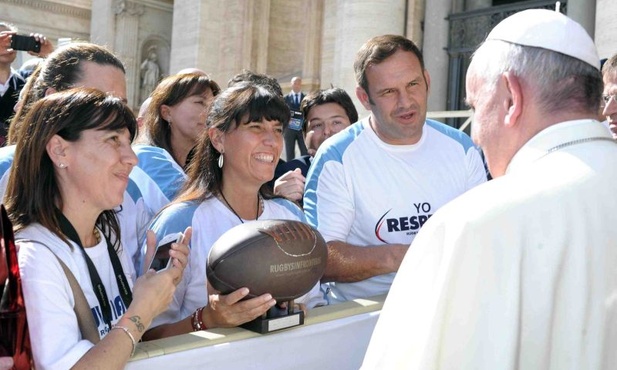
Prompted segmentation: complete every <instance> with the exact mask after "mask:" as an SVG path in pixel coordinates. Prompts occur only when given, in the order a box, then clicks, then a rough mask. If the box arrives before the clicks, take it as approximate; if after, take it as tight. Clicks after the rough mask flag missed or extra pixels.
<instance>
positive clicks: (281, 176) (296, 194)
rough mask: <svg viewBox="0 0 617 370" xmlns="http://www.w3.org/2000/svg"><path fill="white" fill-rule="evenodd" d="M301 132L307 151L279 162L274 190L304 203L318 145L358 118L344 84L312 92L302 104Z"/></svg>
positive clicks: (278, 193)
mask: <svg viewBox="0 0 617 370" xmlns="http://www.w3.org/2000/svg"><path fill="white" fill-rule="evenodd" d="M300 109H301V110H302V116H303V117H304V124H303V125H302V132H303V134H304V142H305V143H306V146H307V150H308V154H307V155H303V156H300V157H298V158H295V159H293V160H291V161H288V162H282V161H281V162H279V164H278V165H277V166H276V170H275V171H274V193H275V194H277V195H281V196H284V197H285V198H287V199H291V200H293V201H296V202H299V203H300V204H302V197H303V196H304V183H305V181H306V175H307V173H308V169H309V167H310V165H311V161H312V160H313V156H314V155H315V153H316V152H317V149H318V148H319V146H320V145H321V143H323V142H324V141H325V140H326V139H328V138H329V137H330V136H332V135H334V134H336V133H338V132H340V131H342V130H343V129H345V128H347V127H348V126H349V125H351V124H352V123H353V122H356V121H358V111H357V110H356V107H355V106H354V104H353V101H352V100H351V97H350V96H349V95H348V94H347V92H346V91H345V90H343V89H341V88H331V89H326V90H318V91H314V92H311V93H309V94H308V95H307V96H306V97H305V98H304V99H303V100H302V104H301V105H300Z"/></svg>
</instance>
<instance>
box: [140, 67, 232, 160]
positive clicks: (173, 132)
mask: <svg viewBox="0 0 617 370" xmlns="http://www.w3.org/2000/svg"><path fill="white" fill-rule="evenodd" d="M220 91H221V89H220V88H219V85H217V83H216V82H214V81H213V80H211V79H210V78H209V77H208V76H206V75H203V74H197V73H188V74H177V75H172V76H169V77H167V78H165V79H164V80H163V81H161V82H160V83H159V84H158V86H157V87H156V88H155V89H154V91H152V94H151V98H152V99H151V101H150V104H149V106H148V109H147V111H146V114H145V116H144V123H143V127H144V131H143V133H142V135H141V137H140V139H139V140H138V141H139V142H140V143H143V144H146V145H152V146H157V147H160V148H163V149H165V150H166V151H168V152H169V154H171V155H172V157H173V158H174V160H175V161H176V162H177V163H178V165H180V167H183V168H184V167H185V165H186V163H187V161H186V159H187V155H188V154H189V152H190V151H191V149H193V147H194V146H195V145H196V144H197V139H198V138H199V135H201V133H202V132H203V131H204V130H205V128H206V115H207V113H208V109H209V108H210V104H211V103H212V100H213V99H214V97H215V96H216V95H218V93H219V92H220Z"/></svg>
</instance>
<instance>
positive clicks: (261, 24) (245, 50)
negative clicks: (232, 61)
mask: <svg viewBox="0 0 617 370" xmlns="http://www.w3.org/2000/svg"><path fill="white" fill-rule="evenodd" d="M244 6H245V9H244V11H245V13H246V21H245V22H244V34H243V36H242V38H243V40H242V57H243V58H242V59H243V60H240V61H239V62H240V64H241V65H242V66H245V67H246V66H248V69H249V70H251V71H254V72H256V71H262V72H263V71H266V69H267V67H268V53H267V50H268V36H269V34H270V0H257V1H255V0H251V1H246V2H245V4H244ZM238 72H240V70H239V69H238Z"/></svg>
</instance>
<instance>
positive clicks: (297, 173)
mask: <svg viewBox="0 0 617 370" xmlns="http://www.w3.org/2000/svg"><path fill="white" fill-rule="evenodd" d="M305 181H306V178H305V177H304V176H302V171H301V170H300V169H299V168H296V169H295V170H293V171H289V172H287V173H285V174H284V175H283V176H281V177H279V178H278V179H276V181H274V194H276V195H280V196H283V197H285V198H287V199H290V200H293V201H299V200H301V199H302V197H303V196H304V182H305Z"/></svg>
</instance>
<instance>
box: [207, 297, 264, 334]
mask: <svg viewBox="0 0 617 370" xmlns="http://www.w3.org/2000/svg"><path fill="white" fill-rule="evenodd" d="M248 294H249V290H248V288H240V289H238V290H236V291H234V292H231V293H229V294H227V295H222V294H210V297H209V304H208V306H206V308H205V309H204V311H203V321H204V323H205V325H206V327H207V328H217V327H222V328H230V327H236V326H238V325H241V324H244V323H245V322H249V321H251V320H253V319H255V318H257V317H259V316H261V315H263V314H264V313H266V312H267V311H268V310H269V309H270V308H271V307H272V306H274V305H275V304H276V301H275V300H274V299H273V298H272V296H271V295H270V294H263V295H260V296H259V297H255V298H251V299H248V300H246V301H241V299H242V298H244V297H246V296H247V295H248Z"/></svg>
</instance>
